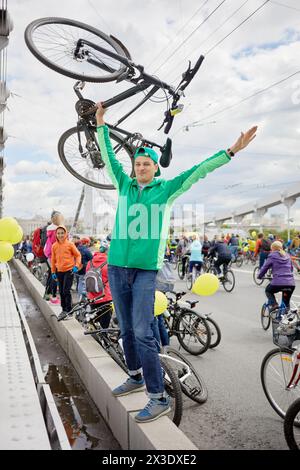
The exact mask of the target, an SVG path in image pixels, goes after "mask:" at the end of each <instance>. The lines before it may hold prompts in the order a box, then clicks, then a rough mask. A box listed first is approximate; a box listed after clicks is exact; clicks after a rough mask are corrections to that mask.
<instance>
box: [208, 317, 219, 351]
mask: <svg viewBox="0 0 300 470" xmlns="http://www.w3.org/2000/svg"><path fill="white" fill-rule="evenodd" d="M206 321H207V323H208V326H209V329H210V337H211V340H210V345H209V347H210V349H213V348H216V347H217V346H218V344H220V341H221V338H222V334H221V330H220V327H219V325H218V324H217V322H215V320H213V319H212V318H209V317H207V318H206Z"/></svg>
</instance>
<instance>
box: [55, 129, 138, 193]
mask: <svg viewBox="0 0 300 470" xmlns="http://www.w3.org/2000/svg"><path fill="white" fill-rule="evenodd" d="M85 130H86V129H80V130H78V129H77V127H72V128H71V129H68V130H67V131H66V132H64V133H63V135H62V136H61V138H60V139H59V142H58V154H59V158H60V159H61V162H62V164H63V165H64V166H65V168H66V169H67V170H68V171H69V172H70V173H71V174H72V175H73V176H75V178H77V179H79V180H80V181H82V182H83V183H85V184H88V185H89V186H93V187H94V188H100V189H115V187H114V186H113V185H112V184H111V179H110V177H109V176H108V174H107V171H106V168H105V164H104V162H103V160H102V158H101V153H100V150H99V145H98V141H97V133H96V129H93V130H90V131H89V132H92V135H91V137H90V138H89V137H87V136H86V132H85ZM78 133H79V135H80V141H79V140H78ZM110 139H111V142H112V147H113V149H114V152H115V154H116V155H117V158H118V161H119V162H120V163H121V164H122V167H123V170H124V172H125V173H127V174H128V175H129V176H133V174H134V170H133V151H132V149H131V147H129V146H128V145H127V144H124V143H123V141H122V138H121V137H119V134H117V133H116V132H114V131H113V130H110ZM80 143H81V146H82V150H81V151H80Z"/></svg>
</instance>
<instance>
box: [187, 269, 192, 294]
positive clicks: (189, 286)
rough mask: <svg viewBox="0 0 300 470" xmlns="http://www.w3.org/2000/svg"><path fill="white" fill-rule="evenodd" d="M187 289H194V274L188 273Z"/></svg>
mask: <svg viewBox="0 0 300 470" xmlns="http://www.w3.org/2000/svg"><path fill="white" fill-rule="evenodd" d="M186 287H187V289H188V290H191V289H192V287H193V273H188V274H187V276H186Z"/></svg>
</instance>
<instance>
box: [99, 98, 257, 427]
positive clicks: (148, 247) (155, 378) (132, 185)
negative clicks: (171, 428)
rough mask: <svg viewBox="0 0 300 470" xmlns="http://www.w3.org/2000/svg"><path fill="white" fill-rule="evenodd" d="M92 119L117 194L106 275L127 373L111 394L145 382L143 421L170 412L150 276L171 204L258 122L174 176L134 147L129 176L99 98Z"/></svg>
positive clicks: (150, 153) (160, 254)
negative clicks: (113, 143) (162, 176)
mask: <svg viewBox="0 0 300 470" xmlns="http://www.w3.org/2000/svg"><path fill="white" fill-rule="evenodd" d="M96 118H97V132H98V140H99V146H100V151H101V155H102V158H103V160H104V163H105V167H106V170H107V172H108V175H109V176H110V178H111V180H112V182H113V184H114V185H115V187H116V189H117V191H118V196H119V200H118V208H117V214H116V220H115V225H114V230H113V236H112V240H111V244H110V251H109V256H108V276H109V285H110V289H111V293H112V297H113V301H114V306H115V310H116V314H117V318H118V320H119V325H120V329H121V337H122V339H123V347H124V353H125V357H126V363H127V366H128V370H129V376H130V377H129V378H128V379H127V381H126V382H125V383H124V384H122V385H120V386H119V387H117V388H115V389H114V390H113V394H114V395H115V396H123V395H127V394H129V393H132V392H137V391H139V390H141V389H143V388H144V386H145V384H146V389H147V394H148V396H149V398H150V401H149V402H148V404H147V405H146V407H145V408H144V409H143V410H141V411H140V412H139V413H138V414H137V415H136V416H135V420H136V421H138V422H140V423H144V422H149V421H153V420H154V419H157V418H158V417H160V416H162V415H164V414H166V413H168V412H169V411H170V407H169V397H168V396H167V394H166V392H165V390H164V385H163V376H162V369H161V366H160V361H159V356H158V352H157V346H156V342H155V338H154V335H153V329H152V326H153V321H154V313H153V312H154V300H155V278H156V274H157V271H158V270H159V269H160V268H161V266H162V263H163V258H164V251H165V246H166V240H167V236H168V230H169V222H170V214H171V207H172V204H173V203H174V201H175V199H176V198H177V197H179V196H180V195H181V194H183V193H184V192H185V191H187V190H188V189H189V188H190V187H191V186H192V185H193V184H194V183H196V182H197V181H198V180H199V179H200V178H205V176H206V175H207V174H208V173H210V172H211V171H213V170H215V169H216V168H218V167H220V166H222V165H224V164H225V163H228V162H229V161H230V160H231V156H233V155H234V154H235V153H237V152H238V151H239V150H241V149H242V148H244V147H246V146H247V145H248V144H249V142H250V141H251V140H253V139H254V137H255V132H256V129H257V127H253V128H252V129H250V130H249V131H247V132H246V133H245V134H243V133H241V136H240V137H239V139H238V140H237V141H236V143H235V144H234V145H233V146H232V147H230V148H229V149H228V150H227V151H225V150H221V151H219V152H218V153H216V154H215V155H213V156H212V157H210V158H208V159H207V160H205V161H203V162H202V163H199V164H198V165H195V166H193V167H192V168H190V169H189V170H186V171H184V172H183V173H181V174H180V175H178V176H176V177H175V178H173V179H171V180H164V179H158V178H156V176H159V175H160V170H159V167H158V155H157V154H156V152H155V151H154V150H153V149H151V148H148V147H139V148H138V149H137V151H136V153H135V155H134V170H135V175H136V177H135V178H130V177H129V176H128V175H127V174H126V173H125V172H124V171H123V167H122V165H121V164H120V162H119V161H118V159H117V158H116V156H115V154H114V152H113V149H112V146H111V142H110V139H109V129H108V127H107V126H106V125H105V122H104V109H103V108H102V106H101V103H98V110H97V113H96ZM142 374H143V375H142Z"/></svg>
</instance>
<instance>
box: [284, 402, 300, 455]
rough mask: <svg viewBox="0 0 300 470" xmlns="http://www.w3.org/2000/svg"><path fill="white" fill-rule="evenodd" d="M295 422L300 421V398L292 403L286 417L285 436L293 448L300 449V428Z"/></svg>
mask: <svg viewBox="0 0 300 470" xmlns="http://www.w3.org/2000/svg"><path fill="white" fill-rule="evenodd" d="M295 422H297V423H299V422H300V398H298V399H297V400H296V401H294V403H292V404H291V406H290V407H289V408H288V410H287V412H286V415H285V418H284V436H285V440H286V443H287V445H288V446H289V448H290V449H291V450H299V449H300V430H299V426H298V427H297V426H295Z"/></svg>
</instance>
